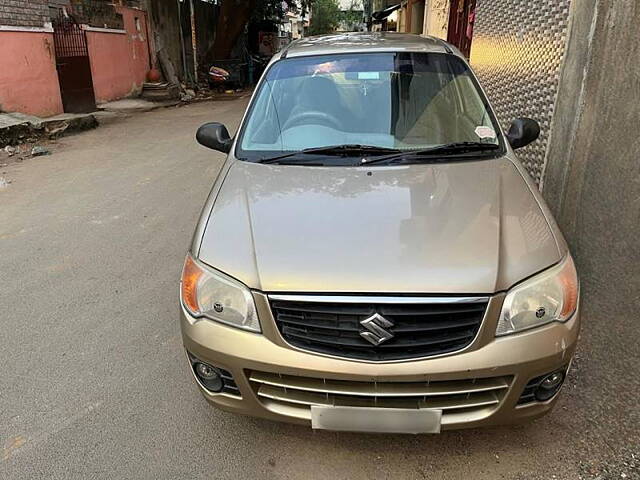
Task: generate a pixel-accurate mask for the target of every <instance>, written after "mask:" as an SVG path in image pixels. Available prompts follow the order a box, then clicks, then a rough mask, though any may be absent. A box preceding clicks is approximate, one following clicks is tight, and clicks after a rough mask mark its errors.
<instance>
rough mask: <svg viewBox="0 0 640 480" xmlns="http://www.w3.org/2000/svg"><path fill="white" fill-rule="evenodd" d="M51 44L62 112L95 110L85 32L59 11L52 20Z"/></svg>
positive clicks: (69, 17)
mask: <svg viewBox="0 0 640 480" xmlns="http://www.w3.org/2000/svg"><path fill="white" fill-rule="evenodd" d="M53 43H54V46H55V53H56V69H57V71H58V82H59V83H60V95H61V96H62V105H63V107H64V111H65V112H66V113H87V112H93V111H95V109H96V98H95V93H94V91H93V77H92V75H91V62H90V61H89V49H88V47H87V36H86V34H85V31H84V30H83V29H82V27H81V26H80V25H79V24H78V23H76V22H75V20H74V19H73V17H71V16H67V15H64V14H61V15H60V17H58V18H57V19H55V20H54V21H53Z"/></svg>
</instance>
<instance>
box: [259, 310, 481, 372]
mask: <svg viewBox="0 0 640 480" xmlns="http://www.w3.org/2000/svg"><path fill="white" fill-rule="evenodd" d="M361 299H362V297H361ZM422 300H424V301H428V300H427V299H422ZM440 300H441V299H440ZM471 300H472V301H470V302H468V303H464V302H458V301H456V299H453V298H452V299H451V303H424V302H421V303H411V299H407V303H392V304H391V303H376V302H383V301H384V299H378V300H375V299H373V300H372V303H363V302H359V303H345V302H343V301H340V302H323V301H316V300H314V301H312V302H311V301H297V300H282V299H277V298H273V297H272V298H271V308H272V311H273V316H274V318H275V321H276V324H277V326H278V330H279V331H280V333H281V334H282V337H283V338H284V339H285V340H286V341H287V342H288V343H289V344H290V345H293V346H295V347H298V348H301V349H304V350H309V351H312V352H317V353H323V354H328V355H334V356H338V357H345V358H352V359H357V360H366V361H390V360H404V359H411V358H422V357H430V356H434V355H441V354H445V353H452V352H456V351H458V350H462V349H463V348H465V347H467V346H468V345H470V344H471V343H472V342H473V339H474V338H475V337H476V335H477V333H478V330H479V329H480V325H481V323H482V319H483V317H484V313H485V310H486V308H487V303H488V300H487V299H471ZM364 301H365V302H366V297H364ZM396 301H397V300H396ZM375 313H378V314H380V315H382V316H383V317H384V318H385V319H387V320H390V321H391V322H392V323H393V326H392V327H389V328H388V331H389V332H390V333H392V334H393V335H394V336H393V338H391V339H390V340H388V341H386V342H384V343H382V344H380V345H377V346H375V345H373V344H372V343H370V342H369V341H367V340H365V339H364V338H363V337H362V336H361V332H363V331H366V329H365V328H364V327H363V326H362V325H361V324H360V322H361V321H363V320H365V319H367V318H369V317H371V315H373V314H375Z"/></svg>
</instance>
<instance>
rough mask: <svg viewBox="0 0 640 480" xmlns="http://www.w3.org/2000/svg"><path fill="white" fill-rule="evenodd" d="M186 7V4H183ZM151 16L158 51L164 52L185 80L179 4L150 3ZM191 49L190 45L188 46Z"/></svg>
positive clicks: (164, 0) (170, 0)
mask: <svg viewBox="0 0 640 480" xmlns="http://www.w3.org/2000/svg"><path fill="white" fill-rule="evenodd" d="M182 5H183V6H184V5H185V4H184V3H183V4H182ZM148 8H149V9H150V10H149V15H150V16H151V24H152V25H153V29H152V31H153V32H154V39H153V40H154V43H155V46H156V51H158V52H159V51H161V50H162V51H164V54H166V56H167V58H168V59H169V60H170V61H171V63H172V64H173V67H174V68H175V71H176V74H177V75H178V77H180V78H181V79H182V78H184V67H183V61H182V47H181V43H180V37H181V33H180V17H179V15H178V3H177V2H176V1H174V0H153V1H149V2H148ZM186 47H187V48H189V47H190V44H188V45H187V46H186Z"/></svg>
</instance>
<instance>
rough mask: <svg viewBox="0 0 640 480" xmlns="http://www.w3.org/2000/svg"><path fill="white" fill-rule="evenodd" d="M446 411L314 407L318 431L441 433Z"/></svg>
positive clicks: (312, 417)
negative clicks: (443, 415)
mask: <svg viewBox="0 0 640 480" xmlns="http://www.w3.org/2000/svg"><path fill="white" fill-rule="evenodd" d="M441 422H442V410H431V409H426V408H423V409H415V410H409V409H404V408H360V407H327V406H320V405H312V406H311V426H312V427H313V428H315V429H318V430H335V431H343V432H381V433H413V434H418V433H440V424H441Z"/></svg>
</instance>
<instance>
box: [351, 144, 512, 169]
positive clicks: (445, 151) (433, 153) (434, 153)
mask: <svg viewBox="0 0 640 480" xmlns="http://www.w3.org/2000/svg"><path fill="white" fill-rule="evenodd" d="M499 149H500V145H496V144H495V143H480V142H457V143H448V144H446V145H439V146H437V147H432V148H427V149H422V150H406V151H400V152H399V153H394V154H392V155H384V156H382V157H374V158H371V159H363V160H362V162H361V164H362V165H371V164H373V163H383V162H387V161H392V160H400V159H405V158H411V157H423V158H433V157H446V156H449V155H459V154H463V153H471V152H485V151H491V150H499Z"/></svg>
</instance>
